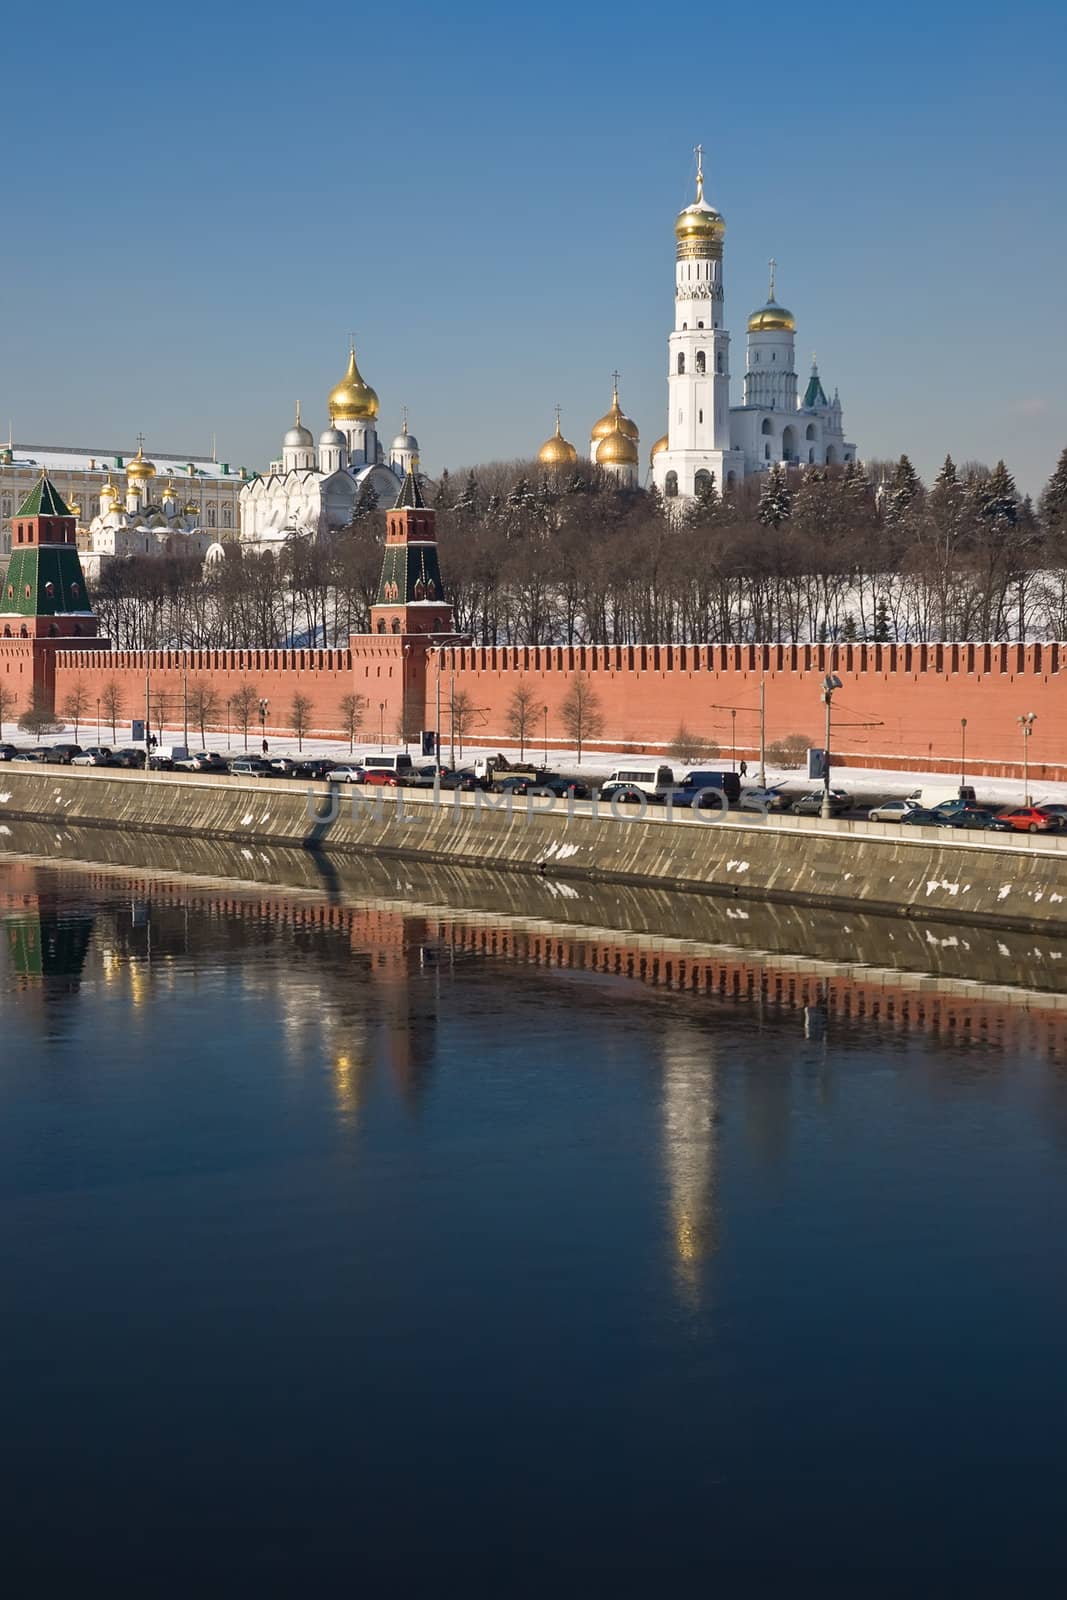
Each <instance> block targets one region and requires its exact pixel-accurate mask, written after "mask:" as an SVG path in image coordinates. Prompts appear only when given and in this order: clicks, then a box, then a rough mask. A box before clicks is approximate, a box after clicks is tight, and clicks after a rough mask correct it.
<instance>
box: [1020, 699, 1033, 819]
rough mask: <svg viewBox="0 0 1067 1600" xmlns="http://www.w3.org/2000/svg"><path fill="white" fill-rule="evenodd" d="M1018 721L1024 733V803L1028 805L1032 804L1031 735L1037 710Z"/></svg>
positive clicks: (1029, 712)
mask: <svg viewBox="0 0 1067 1600" xmlns="http://www.w3.org/2000/svg"><path fill="white" fill-rule="evenodd" d="M1018 721H1019V727H1020V728H1021V729H1022V735H1023V805H1024V806H1028V805H1029V804H1030V735H1031V734H1032V733H1033V731H1034V723H1035V722H1036V721H1037V712H1036V711H1028V712H1027V713H1026V715H1025V716H1023V717H1020V718H1019V719H1018Z"/></svg>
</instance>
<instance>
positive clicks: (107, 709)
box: [100, 678, 123, 741]
mask: <svg viewBox="0 0 1067 1600" xmlns="http://www.w3.org/2000/svg"><path fill="white" fill-rule="evenodd" d="M122 705H123V695H122V685H121V684H120V683H119V681H118V679H117V678H109V679H108V680H107V682H106V683H105V684H104V686H103V688H102V689H101V691H100V707H101V710H102V711H103V713H104V716H105V717H106V718H107V720H108V722H110V724H111V737H112V739H113V740H115V741H117V740H118V736H119V718H120V717H121V715H122Z"/></svg>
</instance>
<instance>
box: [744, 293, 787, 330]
mask: <svg viewBox="0 0 1067 1600" xmlns="http://www.w3.org/2000/svg"><path fill="white" fill-rule="evenodd" d="M748 331H749V333H796V331H797V320H796V318H795V317H794V315H793V313H792V312H791V311H787V310H786V309H785V306H780V305H779V304H778V302H777V301H776V300H768V301H767V304H766V305H765V306H760V308H759V310H758V311H753V313H752V315H751V316H750V317H749V319H748Z"/></svg>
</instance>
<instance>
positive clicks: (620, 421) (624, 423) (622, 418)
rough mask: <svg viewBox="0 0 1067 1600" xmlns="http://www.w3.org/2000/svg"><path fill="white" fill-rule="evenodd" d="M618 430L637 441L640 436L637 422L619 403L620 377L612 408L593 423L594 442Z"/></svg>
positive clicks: (612, 399)
mask: <svg viewBox="0 0 1067 1600" xmlns="http://www.w3.org/2000/svg"><path fill="white" fill-rule="evenodd" d="M616 431H618V432H619V433H622V434H625V436H626V438H627V439H633V440H634V441H635V442H636V441H637V439H638V438H639V437H640V435H639V434H638V431H637V423H636V422H632V421H631V420H630V418H629V417H628V416H626V415H625V413H624V412H623V409H622V407H621V406H620V405H619V380H618V378H616V379H615V386H614V388H613V390H612V394H611V410H610V411H609V412H608V413H607V414H606V416H603V417H601V419H600V421H599V422H596V423H594V424H593V433H592V439H593V444H594V445H596V443H597V441H598V440H600V439H606V438H607V437H608V435H609V434H612V433H615V432H616ZM597 459H598V460H599V459H600V457H599V453H598V455H597Z"/></svg>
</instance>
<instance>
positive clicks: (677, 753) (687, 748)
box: [667, 722, 719, 765]
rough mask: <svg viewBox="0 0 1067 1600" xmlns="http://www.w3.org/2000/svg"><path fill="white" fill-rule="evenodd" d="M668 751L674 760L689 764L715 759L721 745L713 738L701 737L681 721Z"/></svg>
mask: <svg viewBox="0 0 1067 1600" xmlns="http://www.w3.org/2000/svg"><path fill="white" fill-rule="evenodd" d="M667 753H668V755H669V756H670V758H671V760H672V761H682V762H684V763H685V764H686V765H688V764H689V763H690V762H691V761H714V760H715V758H716V756H717V755H718V754H719V747H718V745H717V744H715V742H714V741H713V740H711V739H701V738H700V736H699V734H695V733H690V731H689V729H688V728H687V727H686V725H685V723H684V722H680V723H679V724H678V732H677V733H676V734H675V736H674V738H673V740H672V741H671V745H670V748H669V750H668V752H667Z"/></svg>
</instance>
